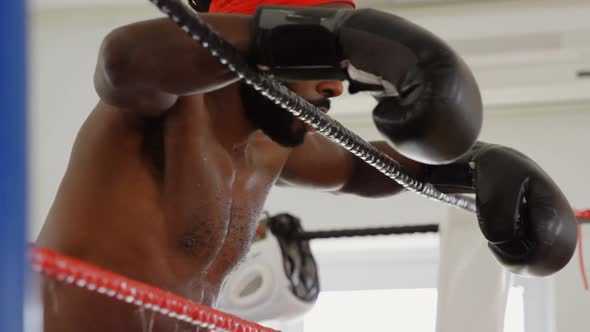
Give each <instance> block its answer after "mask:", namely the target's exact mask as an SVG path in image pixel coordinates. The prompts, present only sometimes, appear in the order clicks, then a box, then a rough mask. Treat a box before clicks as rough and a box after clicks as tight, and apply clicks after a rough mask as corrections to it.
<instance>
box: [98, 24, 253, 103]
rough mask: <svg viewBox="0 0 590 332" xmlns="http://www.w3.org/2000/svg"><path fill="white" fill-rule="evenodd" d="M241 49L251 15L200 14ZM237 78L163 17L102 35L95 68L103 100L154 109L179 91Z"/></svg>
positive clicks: (244, 47)
mask: <svg viewBox="0 0 590 332" xmlns="http://www.w3.org/2000/svg"><path fill="white" fill-rule="evenodd" d="M201 16H202V17H203V18H204V19H205V20H206V21H207V22H208V23H209V24H210V25H211V26H212V27H213V29H215V30H216V31H217V32H219V33H220V34H221V36H223V37H224V38H225V39H226V40H227V41H229V42H230V43H231V44H232V45H234V46H235V47H236V48H237V49H238V50H239V51H240V52H243V53H244V54H245V53H247V51H248V49H249V47H250V37H251V31H252V27H251V24H252V18H251V17H250V16H246V15H215V14H203V15H201ZM237 80H238V78H237V77H236V76H235V75H234V74H232V73H231V72H230V71H229V70H227V69H226V68H225V67H224V66H222V65H221V64H220V63H219V62H218V61H217V59H215V58H213V57H212V56H210V55H209V54H208V52H207V51H206V50H205V49H203V48H202V47H201V46H199V45H198V44H197V43H196V42H195V41H194V40H192V39H191V38H190V37H189V36H188V35H187V34H186V33H185V32H183V31H182V30H181V29H179V28H178V27H177V26H176V25H175V24H174V23H172V22H171V21H170V20H169V19H167V18H161V19H154V20H149V21H143V22H138V23H134V24H130V25H127V26H123V27H120V28H117V29H115V30H113V31H112V32H110V33H109V34H108V35H107V36H106V37H105V39H104V41H103V43H102V45H101V47H100V53H99V57H98V61H97V65H96V70H95V74H94V82H95V89H96V91H97V93H98V95H99V96H100V98H101V100H102V102H104V103H107V104H110V105H112V106H115V107H118V108H121V109H125V110H131V111H133V112H137V113H139V114H144V115H158V114H161V113H162V112H164V111H165V110H167V109H168V108H170V107H171V106H172V105H174V103H175V102H176V100H177V99H178V98H179V96H183V95H190V94H198V93H205V92H208V91H212V90H215V89H218V88H221V87H223V86H226V85H228V84H230V83H233V82H235V81H237Z"/></svg>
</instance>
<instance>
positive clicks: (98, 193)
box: [38, 0, 575, 332]
mask: <svg viewBox="0 0 590 332" xmlns="http://www.w3.org/2000/svg"><path fill="white" fill-rule="evenodd" d="M278 2H280V3H281V4H284V5H301V4H308V5H314V7H305V8H304V7H298V8H299V9H300V10H302V12H301V13H299V14H300V15H295V16H296V17H303V18H314V17H315V18H317V17H323V19H321V20H315V19H311V20H308V21H307V23H305V24H303V23H302V24H297V23H295V24H293V22H292V21H289V20H288V19H287V20H286V19H285V17H284V12H282V11H280V10H276V9H272V8H268V9H263V10H262V11H259V14H260V15H259V16H257V17H258V18H257V19H256V20H255V19H254V18H253V16H252V15H251V14H253V12H254V9H255V8H256V7H257V6H258V5H260V4H264V3H277V1H276V0H275V1H270V0H267V1H260V0H258V1H246V0H234V1H222V0H214V1H213V3H212V4H211V12H216V13H211V14H203V15H202V16H203V17H204V19H205V20H206V21H207V22H208V23H209V24H210V25H211V26H212V27H213V28H214V29H215V30H216V31H218V32H219V33H220V34H221V35H222V36H223V37H224V38H225V39H226V40H227V41H229V42H230V43H231V44H233V45H234V46H235V47H236V48H237V49H238V50H239V51H240V52H242V53H243V54H244V55H245V56H247V57H248V58H249V59H251V60H252V61H253V62H254V63H257V64H261V65H265V66H267V67H268V68H269V70H270V71H271V72H274V73H276V74H277V78H280V76H281V75H286V76H289V75H290V79H289V80H288V83H287V85H288V87H289V88H290V89H291V90H292V91H293V92H295V93H296V94H298V95H299V96H301V97H303V98H305V99H307V100H309V101H310V102H312V103H314V104H316V105H317V106H319V107H321V108H323V110H325V111H327V110H328V109H329V98H332V97H337V96H339V95H340V94H341V93H342V89H343V87H342V82H341V78H339V79H337V80H335V79H333V78H334V77H335V76H334V75H333V74H334V73H335V72H337V71H341V70H343V69H345V68H344V67H346V66H347V64H349V65H353V66H355V67H357V68H360V69H361V70H363V71H365V72H368V73H369V74H372V75H373V79H374V82H376V84H372V85H371V84H357V85H356V86H357V90H374V89H375V86H376V85H377V86H379V84H382V86H380V88H382V89H384V90H387V88H388V83H387V82H386V81H387V80H389V81H388V82H394V83H396V84H397V85H398V90H400V97H398V98H397V99H392V98H383V99H380V103H379V106H378V107H377V109H376V110H375V112H374V120H375V123H376V125H377V127H378V128H379V130H380V131H382V132H383V133H384V134H386V137H387V138H388V139H389V140H390V143H391V146H395V147H396V149H397V152H396V151H395V150H394V149H392V148H391V147H390V145H389V144H387V143H385V142H375V143H374V144H375V145H376V146H377V147H378V148H380V149H382V150H383V151H384V152H385V153H387V154H389V155H390V156H392V157H393V158H394V159H396V160H398V161H399V162H400V163H401V164H402V165H403V166H404V167H406V169H407V170H408V171H409V172H412V173H414V174H417V175H418V176H420V177H422V178H423V179H424V180H425V181H430V182H433V183H434V184H435V185H438V186H439V187H440V188H441V189H443V190H447V191H465V192H473V191H476V192H477V194H478V204H479V206H478V208H479V221H480V225H481V227H482V230H483V232H484V235H485V236H486V237H487V238H488V239H489V240H490V241H491V244H490V247H491V248H492V250H493V251H494V254H496V256H497V257H498V258H499V260H500V261H501V262H503V263H505V264H507V265H508V266H509V268H510V269H511V270H513V271H515V272H522V273H529V274H536V275H546V274H549V273H553V272H555V271H557V270H559V269H560V268H561V267H563V266H564V265H565V264H566V263H567V261H569V258H570V257H571V254H572V252H573V248H574V247H575V222H574V220H575V219H574V217H573V213H571V209H570V208H569V205H568V204H567V201H566V200H565V198H564V197H563V195H562V194H561V192H560V191H559V189H558V188H557V187H556V186H555V185H554V184H553V182H552V181H551V179H550V178H548V176H547V175H545V174H544V173H543V171H542V170H541V169H540V168H539V167H538V166H536V165H535V164H534V163H533V162H532V161H530V160H528V159H527V158H526V157H524V156H522V155H521V154H519V153H517V152H515V151H512V150H509V149H507V148H502V147H497V146H492V145H486V144H483V143H478V144H477V145H475V146H474V147H473V149H471V150H470V152H469V153H467V154H465V155H464V156H463V157H462V158H461V159H460V160H459V161H458V162H456V163H453V164H451V165H446V166H432V165H430V166H426V165H423V164H421V163H418V162H416V161H412V160H411V159H410V158H412V157H413V156H416V158H412V159H415V160H424V159H428V153H432V154H433V155H436V153H437V151H438V150H437V151H434V149H431V150H430V151H429V148H428V144H431V145H432V146H435V147H438V146H441V145H443V144H445V142H446V140H447V139H446V138H445V137H447V136H448V137H450V138H449V139H448V140H451V137H452V139H455V138H456V137H457V136H458V137H459V140H463V142H459V143H457V144H455V143H454V144H453V146H450V147H449V146H447V147H444V146H443V147H440V149H439V150H445V148H449V151H451V150H453V148H455V145H459V146H461V149H463V150H462V151H460V150H459V151H457V150H456V149H455V150H454V155H448V156H447V157H449V159H457V157H459V156H460V155H461V154H463V153H464V152H465V151H468V150H469V149H470V147H472V146H473V143H474V142H475V140H476V138H477V134H478V133H479V128H480V126H481V114H480V113H478V112H480V110H479V111H478V110H477V108H474V109H473V110H470V106H472V104H473V100H476V99H477V98H478V97H479V95H478V94H477V91H476V90H477V87H476V85H475V82H472V81H470V79H469V77H470V76H469V75H470V74H469V75H467V74H465V70H466V69H465V68H464V67H463V66H462V65H458V66H452V65H449V64H453V65H456V64H457V63H459V64H462V61H460V60H458V59H456V57H455V56H454V55H453V52H452V51H451V50H449V49H448V48H446V46H444V45H443V44H441V43H440V41H439V40H438V39H436V38H435V37H434V36H432V35H430V34H429V33H426V32H424V30H423V29H421V28H419V27H417V26H415V25H413V24H411V23H409V22H407V21H404V20H400V19H399V18H396V17H395V16H393V15H388V14H383V13H379V12H377V11H365V10H355V11H352V10H349V9H351V8H352V7H353V4H352V2H351V1H350V0H341V1H336V2H333V0H328V1H326V0H315V1H312V0H305V1H304V0H299V1H297V0H290V1H289V0H288V1H278ZM246 7H249V8H246ZM319 7H323V9H324V10H321V9H319ZM236 8H237V9H236ZM326 8H328V10H326ZM299 9H293V10H295V12H297V11H298V10H299ZM304 9H306V10H308V11H305V10H304ZM310 9H311V11H309V10H310ZM337 9H339V10H337ZM340 9H346V10H340ZM219 12H226V13H227V12H231V13H242V15H239V14H234V15H227V14H218V13H219ZM343 13H344V14H343ZM243 14H246V15H243ZM342 15H343V16H342ZM318 22H323V23H326V22H328V23H330V24H328V25H329V26H330V27H329V28H328V29H325V30H323V31H324V32H325V33H324V34H323V35H322V34H318V33H317V32H318V30H313V28H314V26H317V25H318V24H320V23H318ZM375 22H376V23H375ZM389 23H391V25H392V26H394V27H397V28H395V29H394V30H393V31H391V29H392V28H391V27H388V26H387V24H389ZM374 24H377V27H376V28H375V26H374ZM384 24H385V25H384ZM286 26H288V27H287V28H286V29H282V28H284V27H286ZM289 27H291V28H293V29H292V30H290V28H289ZM309 29H312V30H311V32H310V30H309ZM388 29H389V30H390V31H387V30H388ZM359 31H360V32H361V33H360V35H356V33H358V32H359ZM264 32H271V33H270V34H265V33H264ZM274 32H277V33H278V34H277V33H274ZM281 33H285V34H284V35H282V34H281ZM336 35H338V36H339V37H338V38H341V39H338V38H334V36H336ZM254 36H256V38H254ZM277 36H278V37H277ZM311 36H313V38H311ZM367 36H373V37H376V38H375V40H377V42H375V41H373V42H371V38H367ZM380 37H386V38H385V39H383V40H380V39H379V38H380ZM359 38H361V39H359ZM387 38H389V39H391V40H388V39H387ZM287 41H288V43H287V44H289V43H292V44H291V45H294V47H296V48H297V56H296V57H289V56H288V54H287V56H284V55H285V54H281V52H282V50H284V47H285V45H286V44H285V43H284V42H287ZM360 41H362V42H360ZM371 43H372V44H371ZM273 44H277V45H280V46H278V47H277V48H275V49H273ZM351 45H354V47H356V48H357V49H356V50H355V51H354V52H353V49H352V48H351V47H352V46H351ZM371 45H372V46H373V48H372V51H367V52H363V47H368V49H371V47H372V46H371ZM382 45H386V46H390V47H385V48H384V49H379V48H375V46H377V47H381V46H382ZM429 45H432V46H429ZM441 45H442V46H441ZM416 48H419V49H421V50H424V52H422V51H421V52H417V51H415V50H416ZM381 52H390V53H389V54H387V53H385V54H380V53H381ZM391 52H393V53H391ZM413 52H415V53H413ZM437 52H438V53H437ZM425 54H426V55H428V54H443V55H436V56H435V57H443V58H445V60H444V61H442V63H446V65H440V64H439V65H438V66H431V67H427V68H421V67H419V66H418V65H414V64H415V62H416V61H414V60H415V59H416V58H418V59H421V57H423V56H425ZM375 56H377V60H379V61H375ZM408 59H411V60H408ZM342 60H346V61H342ZM297 61H301V63H297ZM316 61H317V63H318V64H321V65H324V69H326V67H328V70H326V71H325V72H321V71H319V72H320V73H319V74H318V71H314V70H315V69H317V68H315V69H314V64H315V62H316ZM445 61H446V62H445ZM286 67H291V68H295V69H297V68H299V67H300V69H301V70H300V71H299V70H295V71H291V72H289V73H286V74H285V72H281V68H286ZM315 67H317V66H315ZM410 67H412V68H410ZM456 68H459V69H456ZM310 73H311V74H310ZM408 73H410V74H408ZM299 75H300V76H299ZM396 75H397V76H396ZM429 75H430V76H429ZM431 76H435V78H440V77H444V78H445V79H446V78H449V77H450V80H448V82H450V83H448V84H442V86H434V87H428V88H423V89H422V88H421V87H420V84H418V85H416V84H414V83H415V82H414V81H412V80H413V79H416V78H418V81H416V82H418V83H420V80H421V78H424V81H428V80H429V79H430V78H431ZM465 77H467V79H466V78H465ZM299 78H300V79H301V80H299ZM311 78H314V79H315V80H310V79H311ZM379 78H384V79H385V80H381V81H379ZM404 80H405V81H404ZM351 81H352V80H351ZM94 82H95V87H96V91H97V93H98V95H99V97H100V101H99V102H98V105H97V106H96V107H95V108H94V110H93V111H92V112H91V114H90V116H89V117H88V119H87V120H86V122H85V123H84V125H83V126H82V128H81V129H80V132H79V134H78V136H77V138H76V141H75V144H74V147H73V151H72V154H71V159H70V161H69V165H68V168H67V171H66V174H65V176H64V178H63V181H62V183H61V186H60V188H59V191H58V194H57V197H56V199H55V202H54V204H53V206H52V208H51V211H50V213H49V215H48V217H47V221H46V223H45V225H44V227H43V230H42V232H41V234H40V237H39V239H38V244H39V245H41V246H45V247H49V248H51V249H53V250H56V251H58V252H60V253H63V254H66V255H70V256H73V257H77V258H80V259H82V260H84V261H87V262H90V263H92V264H95V265H98V266H100V267H103V268H106V269H108V270H111V271H114V272H115V273H119V274H122V275H125V276H127V277H130V278H133V279H137V280H140V281H142V282H146V283H148V284H152V285H155V286H157V287H160V288H163V289H166V290H169V291H171V292H174V293H176V294H178V295H180V296H183V297H186V298H189V299H192V300H194V301H197V302H201V303H204V304H206V305H215V301H216V297H217V295H218V292H219V290H220V287H221V285H222V283H223V281H224V279H225V278H226V276H227V275H228V274H229V273H230V272H231V271H232V269H233V268H234V267H235V266H236V264H237V263H238V262H239V261H240V259H241V258H242V257H243V256H244V254H245V253H246V251H247V250H248V247H249V244H250V242H251V239H252V236H253V232H254V230H255V228H256V220H257V218H258V217H259V215H260V212H261V210H262V208H263V205H264V202H265V199H266V197H267V195H268V193H269V191H270V189H271V188H272V186H273V185H275V184H281V185H292V186H298V187H309V188H313V189H317V190H323V191H329V192H335V193H350V194H356V195H359V196H364V197H382V196H385V195H393V194H396V193H399V192H400V191H401V190H402V188H401V187H400V186H399V185H397V184H395V183H394V182H393V181H391V180H390V179H388V178H386V177H385V176H383V175H382V174H381V173H379V172H377V171H375V170H374V169H373V168H371V167H370V166H367V165H365V164H364V163H363V162H362V161H360V160H359V159H357V158H355V157H354V156H353V155H351V154H350V153H348V152H346V151H345V150H344V149H342V148H340V147H339V146H337V145H335V144H333V143H331V142H330V141H328V140H327V139H325V138H324V137H322V136H320V135H318V134H308V133H307V132H308V131H310V130H309V128H307V127H306V126H305V125H303V124H302V122H300V121H298V120H294V119H293V117H292V116H291V115H289V114H288V113H287V112H285V111H283V110H281V109H279V108H277V107H276V106H275V105H274V104H272V103H269V102H268V101H266V99H264V98H262V97H261V96H259V95H258V94H257V93H255V92H254V91H252V90H251V89H249V88H247V87H246V86H245V85H244V84H242V83H241V82H239V80H238V79H237V78H236V77H235V76H234V75H233V74H232V73H231V72H229V71H228V70H227V69H226V68H225V67H223V66H221V65H220V64H219V63H218V61H217V60H216V59H214V58H212V57H211V56H209V54H208V53H207V52H206V51H205V50H204V49H202V48H201V47H200V46H199V45H198V44H196V43H195V42H194V41H193V40H191V39H190V38H189V37H188V36H186V34H185V33H184V32H182V31H181V30H180V29H179V28H178V27H176V26H175V25H174V24H173V23H172V22H171V21H170V20H169V19H167V18H162V19H155V20H149V21H145V22H139V23H134V24H130V25H127V26H124V27H121V28H118V29H115V30H114V31H112V32H111V33H110V34H109V35H107V36H106V38H105V39H104V41H103V44H102V46H101V49H100V53H99V56H98V62H97V66H96V71H95V77H94ZM379 82H380V83H379ZM364 83H366V82H364ZM377 83H379V84H377ZM355 84H356V83H355ZM351 85H353V84H352V83H351ZM416 87H417V88H416ZM426 92H428V93H432V92H434V93H433V94H432V95H431V97H432V96H433V95H434V97H432V100H426V101H425V100H424V98H422V96H423V95H424V94H425V93H426ZM438 92H440V96H437V95H436V93H438ZM473 94H477V96H475V97H474V95H473ZM401 97H403V98H401ZM406 97H407V98H408V99H407V100H405V99H404V98H406ZM436 98H438V99H436ZM400 99H401V102H399V101H400ZM404 100H405V101H408V100H413V102H411V103H406V102H404ZM427 101H428V102H431V103H430V104H429V103H427ZM395 103H398V104H399V105H397V106H396V105H395ZM400 105H401V106H400ZM441 105H443V106H441ZM396 107H397V108H396ZM412 107H413V108H412ZM394 110H395V112H394ZM433 110H434V111H441V110H446V111H447V112H446V113H444V112H443V113H442V115H441V112H438V113H437V112H433ZM403 112H406V113H403ZM400 115H403V116H401V117H400ZM415 119H418V121H414V120H415ZM404 121H405V122H404ZM412 121H414V122H412ZM407 123H410V124H409V125H408V126H406V127H404V125H405V124H407ZM445 129H447V131H445ZM428 130H430V132H428ZM422 131H426V133H422ZM416 132H419V133H420V135H417V134H416ZM463 133H467V134H465V135H463ZM422 134H424V135H422ZM396 135H402V136H403V137H400V136H396ZM445 135H446V136H445ZM414 136H419V137H418V138H416V140H415V144H413V142H414V141H412V139H413V138H412V137H414ZM424 137H426V138H425V139H424ZM404 140H405V141H404ZM400 141H403V142H405V144H398V143H399V142H400ZM404 149H407V150H404ZM437 149H438V148H437ZM402 154H403V155H405V156H406V157H404V156H402ZM425 156H426V157H425ZM407 157H409V158H407ZM439 157H440V156H435V157H433V159H437V158H439ZM480 165H481V166H480ZM494 169H498V171H497V172H495V171H494ZM482 199H483V200H482ZM547 211H550V212H547ZM568 211H569V212H568ZM43 297H44V304H45V331H48V332H53V331H59V332H70V331H72V332H73V331H75V332H79V331H84V332H93V331H101V332H103V331H111V332H113V331H125V332H134V331H142V328H145V327H146V324H145V320H142V319H141V314H140V312H138V310H137V309H136V308H134V307H132V306H130V305H127V304H125V303H120V302H117V301H116V300H114V299H111V298H106V297H102V296H99V295H95V294H92V293H89V292H87V291H85V290H81V289H77V288H75V287H72V286H67V285H61V284H58V283H55V282H52V281H50V280H44V281H43ZM153 323H154V326H153V331H194V327H190V326H187V325H184V324H179V323H176V322H173V321H172V320H170V319H167V318H165V317H160V316H158V317H156V319H155V321H154V322H153Z"/></svg>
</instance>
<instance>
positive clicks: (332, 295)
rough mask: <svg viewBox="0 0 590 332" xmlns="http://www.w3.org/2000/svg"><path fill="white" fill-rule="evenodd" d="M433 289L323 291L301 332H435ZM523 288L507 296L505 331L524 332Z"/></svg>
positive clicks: (434, 297)
mask: <svg viewBox="0 0 590 332" xmlns="http://www.w3.org/2000/svg"><path fill="white" fill-rule="evenodd" d="M436 297H437V291H436V289H435V288H418V289H387V290H358V291H332V292H322V294H320V297H319V299H318V302H317V304H316V306H315V307H314V309H313V310H312V311H311V312H309V313H308V314H307V315H306V316H305V318H304V321H303V331H304V332H325V331H339V332H357V331H414V332H434V330H435V325H436ZM523 310H524V306H523V290H522V288H520V287H518V288H516V287H515V288H512V289H511V290H510V293H509V296H508V303H507V308H506V316H505V321H504V332H524V311H523Z"/></svg>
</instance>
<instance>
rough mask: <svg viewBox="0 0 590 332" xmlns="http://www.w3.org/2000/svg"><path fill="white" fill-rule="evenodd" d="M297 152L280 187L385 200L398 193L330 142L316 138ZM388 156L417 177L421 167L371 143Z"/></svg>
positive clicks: (384, 146) (396, 187)
mask: <svg viewBox="0 0 590 332" xmlns="http://www.w3.org/2000/svg"><path fill="white" fill-rule="evenodd" d="M308 138H311V139H309V140H308V139H307V138H306V142H305V143H304V144H303V145H302V146H301V147H299V148H296V149H294V151H293V152H292V154H291V156H290V158H289V160H288V162H287V164H286V166H285V168H284V170H283V173H282V174H281V179H280V182H279V184H281V185H292V186H299V187H309V188H316V189H322V190H327V191H332V192H335V193H347V194H355V195H358V196H363V197H383V196H390V195H394V194H397V193H399V192H400V191H402V190H403V188H402V187H401V186H400V185H398V184H397V183H396V182H394V181H393V180H391V179H390V178H388V177H387V176H385V175H384V174H382V173H381V172H379V171H378V170H376V169H375V168H373V167H372V166H370V165H368V164H367V163H365V162H364V161H362V160H361V159H359V158H357V157H355V156H353V155H352V154H351V153H349V152H348V151H346V150H345V149H344V148H342V147H340V146H338V145H336V144H335V143H332V142H331V141H329V140H328V139H326V138H324V137H322V136H319V135H315V136H312V137H308ZM371 144H373V145H374V146H375V147H377V148H378V149H379V150H381V151H382V152H383V153H385V154H386V155H388V156H390V157H392V158H393V159H395V160H397V161H398V162H399V163H400V165H401V166H402V167H403V168H404V169H405V170H406V171H407V172H409V173H411V174H418V173H419V172H420V169H421V166H420V164H419V163H417V162H415V161H412V160H409V159H407V158H404V157H402V156H401V155H399V154H398V153H397V152H395V150H393V149H392V148H391V147H389V145H388V144H387V143H385V142H372V143H371Z"/></svg>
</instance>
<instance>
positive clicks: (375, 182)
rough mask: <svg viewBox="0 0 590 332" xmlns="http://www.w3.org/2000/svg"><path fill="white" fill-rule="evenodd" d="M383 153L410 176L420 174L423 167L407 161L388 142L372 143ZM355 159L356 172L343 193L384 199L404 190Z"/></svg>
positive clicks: (343, 189)
mask: <svg viewBox="0 0 590 332" xmlns="http://www.w3.org/2000/svg"><path fill="white" fill-rule="evenodd" d="M371 144H372V145H374V146H375V147H377V148H378V149H379V150H381V152H383V153H385V154H386V155H388V156H390V157H391V158H393V159H394V160H396V161H397V162H398V163H399V164H400V165H401V166H402V167H403V168H404V169H405V170H406V172H408V173H410V174H412V175H413V174H420V172H421V171H422V165H421V164H420V163H418V162H416V161H413V160H410V159H407V158H405V157H403V156H402V155H400V154H399V153H397V152H396V151H395V150H394V149H392V148H391V147H390V146H389V145H388V144H387V143H386V142H383V141H378V142H371ZM351 156H352V155H351ZM352 158H353V159H354V160H353V161H352V162H353V163H354V171H353V172H352V174H351V176H350V178H349V180H348V181H347V182H346V184H345V185H344V186H343V187H342V189H340V192H342V193H351V194H355V195H359V196H363V197H384V196H390V195H395V194H398V193H399V192H401V191H402V190H403V187H402V186H400V185H399V184H398V183H397V182H395V181H394V180H392V179H390V178H389V177H387V176H386V175H384V174H383V173H381V172H380V171H378V170H377V169H375V168H374V167H373V166H370V165H369V164H367V163H365V162H364V161H362V160H361V159H360V158H358V157H355V156H352Z"/></svg>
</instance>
